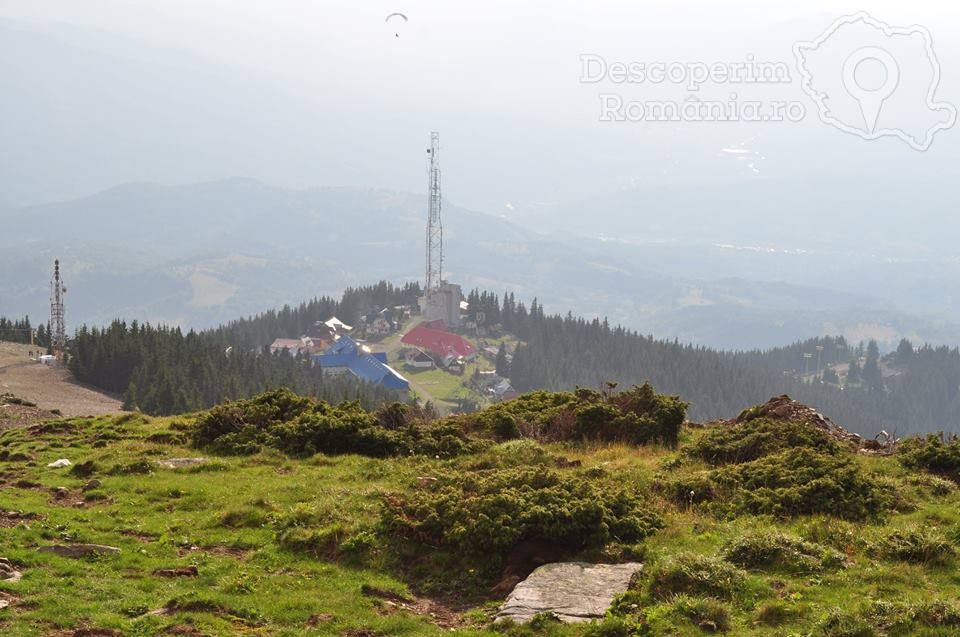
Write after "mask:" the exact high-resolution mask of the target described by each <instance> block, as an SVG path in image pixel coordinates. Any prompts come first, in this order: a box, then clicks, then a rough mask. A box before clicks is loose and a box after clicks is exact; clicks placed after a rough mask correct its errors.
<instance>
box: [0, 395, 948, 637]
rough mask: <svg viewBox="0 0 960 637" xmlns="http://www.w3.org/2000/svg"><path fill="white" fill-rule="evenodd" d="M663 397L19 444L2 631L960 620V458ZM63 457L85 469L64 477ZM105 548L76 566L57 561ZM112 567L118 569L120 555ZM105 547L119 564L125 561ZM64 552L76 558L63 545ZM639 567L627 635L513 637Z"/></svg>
mask: <svg viewBox="0 0 960 637" xmlns="http://www.w3.org/2000/svg"><path fill="white" fill-rule="evenodd" d="M684 412H685V404H684V403H683V402H682V401H681V400H680V399H679V398H677V397H672V396H666V395H663V394H658V393H656V392H655V391H653V389H652V388H650V387H649V386H644V387H633V388H630V389H626V390H623V391H615V390H613V389H610V390H609V391H605V392H595V391H590V390H578V391H577V392H543V391H540V392H533V393H529V394H525V395H523V396H521V397H519V398H517V399H515V400H513V401H510V402H507V403H501V404H498V405H495V406H492V407H488V408H486V409H484V410H482V411H480V412H477V413H475V414H469V415H460V416H451V417H447V418H443V419H439V420H434V419H431V418H430V417H429V415H428V414H424V413H422V412H420V411H418V410H417V408H415V407H410V406H404V405H399V404H394V405H385V406H383V407H380V408H378V409H377V410H375V411H372V412H368V411H365V410H363V409H362V408H360V407H359V405H357V404H356V403H341V404H339V405H329V404H327V403H323V402H317V401H315V400H312V399H306V398H302V397H298V396H295V395H293V394H290V393H288V392H284V391H278V392H272V393H269V394H264V395H261V396H259V397H256V398H254V399H251V400H247V401H240V402H235V403H227V404H224V405H221V406H218V407H215V408H213V409H211V410H209V411H204V412H199V413H197V414H192V415H185V416H176V417H166V418H151V417H147V416H143V415H139V414H127V415H124V416H120V417H113V416H103V417H98V418H74V419H66V420H56V421H50V422H48V423H46V424H42V425H39V426H32V427H22V428H17V429H11V430H8V431H5V432H2V433H0V454H2V459H3V460H4V463H5V464H4V471H3V474H2V477H0V479H2V483H3V493H4V502H3V506H2V507H0V508H2V509H4V511H5V512H4V513H2V514H0V515H2V517H0V524H2V526H4V527H6V528H5V529H4V530H3V533H4V538H5V541H4V548H3V551H4V552H5V554H4V555H0V557H4V558H7V559H8V560H9V567H4V568H8V571H13V570H15V571H17V572H18V573H20V574H22V579H20V580H19V581H16V582H13V581H8V582H0V599H2V600H4V601H6V602H8V604H9V606H8V607H7V608H5V609H2V610H0V629H2V631H3V632H4V634H6V635H16V636H19V635H40V634H43V635H50V634H56V635H76V636H79V635H126V634H136V635H161V634H192V635H232V634H237V633H240V632H243V633H247V632H250V633H258V634H277V635H299V634H317V635H343V636H351V637H359V636H367V637H372V636H376V635H387V634H407V635H436V634H441V633H446V632H449V631H450V630H451V629H454V630H455V631H457V632H458V634H475V635H482V634H489V635H495V634H501V635H503V634H506V635H631V634H643V635H653V634H666V633H669V634H680V635H699V634H704V633H711V632H723V633H729V634H736V635H766V634H772V633H775V634H779V633H782V634H798V633H799V634H817V635H837V636H839V635H852V634H856V635H874V634H876V635H884V634H890V635H894V634H896V635H904V634H917V633H920V632H922V633H923V634H930V635H941V634H942V635H946V634H953V633H954V632H955V631H956V630H957V629H958V627H960V606H958V605H957V604H956V601H955V600H957V599H960V585H958V582H957V581H956V578H955V577H954V572H955V571H954V568H955V566H956V559H957V558H956V554H957V550H958V547H960V514H958V513H957V511H958V510H960V508H958V505H960V493H958V490H957V484H956V482H955V481H957V480H960V460H958V458H960V443H958V442H956V441H949V440H942V439H940V438H928V439H914V440H909V441H906V442H903V443H901V444H900V446H899V448H898V450H897V453H896V454H895V455H892V456H874V455H865V454H864V453H861V452H860V451H859V450H858V446H859V445H858V444H857V442H856V439H855V438H854V437H852V436H849V435H847V434H846V433H845V432H844V431H843V430H842V428H840V427H839V426H837V425H835V424H833V423H826V421H825V420H824V419H822V417H818V415H817V414H816V412H815V411H813V410H809V409H808V408H805V407H804V406H802V405H799V404H797V403H793V402H790V401H789V399H784V398H782V397H781V398H778V399H776V400H775V401H773V402H771V403H768V404H767V405H764V406H758V407H756V408H754V409H750V410H747V411H745V412H744V413H743V414H741V415H740V416H739V417H738V418H736V419H734V420H732V421H724V422H720V423H714V424H711V425H697V424H694V423H685V422H684ZM61 458H66V459H69V460H70V461H71V462H72V465H71V466H69V467H60V468H55V467H50V466H48V465H49V464H50V463H52V462H54V461H56V460H58V459H61ZM83 544H93V545H99V546H100V548H99V549H89V547H88V548H81V549H76V548H74V549H69V550H91V551H94V554H92V555H90V556H88V557H81V558H79V559H76V558H71V557H65V556H61V555H57V554H53V553H50V552H45V551H43V550H41V549H44V547H50V546H53V545H60V546H67V547H69V546H74V545H83ZM104 547H106V548H104ZM109 549H119V552H118V553H114V552H113V551H112V550H109ZM56 550H58V551H60V552H65V551H67V549H56ZM561 560H582V561H588V562H595V563H596V562H606V563H621V562H630V563H634V562H635V563H639V564H642V567H641V569H640V572H639V574H638V575H636V576H635V577H634V578H633V581H632V583H631V584H630V586H629V590H627V591H626V592H625V593H624V594H623V595H621V596H620V597H618V598H617V599H616V600H615V602H614V604H613V606H612V607H611V608H610V609H609V610H608V612H607V614H606V617H604V618H600V619H598V620H597V622H596V623H594V624H592V625H591V624H578V625H569V626H568V625H561V624H559V623H556V622H555V621H553V620H551V619H550V618H549V617H547V616H541V617H537V618H535V619H534V621H532V622H531V623H530V624H527V625H524V626H517V625H512V624H510V623H509V622H507V623H503V624H491V621H492V619H493V617H494V615H495V613H496V611H497V609H498V607H499V606H500V604H501V603H502V602H503V600H504V598H505V597H506V595H507V593H508V592H509V590H510V589H511V588H512V587H513V585H514V584H515V583H516V582H518V581H520V580H521V579H522V578H523V577H525V576H526V575H527V574H528V573H529V572H530V571H531V570H532V569H533V568H535V567H536V566H537V565H539V564H542V563H544V562H554V561H561Z"/></svg>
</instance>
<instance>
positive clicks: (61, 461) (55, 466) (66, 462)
mask: <svg viewBox="0 0 960 637" xmlns="http://www.w3.org/2000/svg"><path fill="white" fill-rule="evenodd" d="M72 464H73V463H72V462H70V461H69V460H67V459H66V458H60V459H59V460H54V461H53V462H51V463H50V464H48V465H47V466H48V467H51V468H53V469H59V468H60V467H69V466H70V465H72Z"/></svg>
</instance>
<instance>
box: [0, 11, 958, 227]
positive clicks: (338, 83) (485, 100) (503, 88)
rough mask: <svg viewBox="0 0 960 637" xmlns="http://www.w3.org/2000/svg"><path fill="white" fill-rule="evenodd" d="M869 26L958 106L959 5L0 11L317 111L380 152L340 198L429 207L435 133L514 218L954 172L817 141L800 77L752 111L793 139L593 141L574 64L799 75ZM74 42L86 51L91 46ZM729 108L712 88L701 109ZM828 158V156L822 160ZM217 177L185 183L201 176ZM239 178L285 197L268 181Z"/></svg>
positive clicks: (639, 130)
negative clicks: (934, 62)
mask: <svg viewBox="0 0 960 637" xmlns="http://www.w3.org/2000/svg"><path fill="white" fill-rule="evenodd" d="M864 8H867V9H868V10H869V12H870V13H871V15H873V16H874V17H877V18H878V19H881V20H884V21H886V22H888V23H890V24H895V25H910V24H916V23H919V24H922V25H925V26H927V27H928V28H929V29H930V30H931V32H932V34H933V37H934V41H935V43H936V48H937V53H938V56H939V57H940V61H941V65H942V79H941V82H940V89H939V91H938V97H940V98H942V99H947V100H952V101H954V102H955V103H960V50H958V49H957V48H956V47H954V46H953V45H951V42H952V41H957V36H958V35H960V7H958V6H957V5H956V3H952V2H910V3H904V2H892V1H886V0H884V1H879V2H878V1H873V2H870V3H869V7H864V6H863V4H853V3H848V2H835V1H827V0H814V1H809V2H803V3H796V2H781V1H777V2H771V1H769V0H767V1H756V2H745V1H738V2H716V1H712V2H711V1H700V2H669V3H668V2H662V3H657V4H654V3H650V2H618V3H613V2H563V1H560V2H558V1H556V0H553V1H550V2H542V1H536V2H516V1H501V0H497V1H487V2H461V1H451V0H445V1H443V2H395V1H389V2H384V1H381V0H373V1H364V2H323V1H319V0H313V1H305V0H276V1H271V2H263V1H260V2H252V1H247V0H164V1H163V2H155V1H154V2H148V1H146V0H128V1H121V0H82V1H78V0H59V1H58V0H31V1H30V2H23V1H22V0H20V1H16V2H13V1H9V0H3V1H0V17H5V18H11V19H15V20H22V21H37V22H55V23H58V24H60V25H73V26H78V27H82V28H83V29H94V30H99V31H102V32H104V33H110V34H119V35H121V36H124V37H125V38H128V39H130V40H133V41H135V42H136V43H137V45H138V46H142V50H141V51H139V53H138V54H141V55H144V56H149V55H150V51H151V50H153V51H157V52H159V53H157V54H158V55H167V54H168V52H169V51H170V50H171V49H177V50H180V51H182V52H183V53H184V54H186V55H189V56H197V57H199V58H201V59H205V60H208V61H211V62H215V63H217V64H220V65H224V66H227V67H230V68H232V69H235V70H237V71H239V72H241V73H243V74H244V75H246V76H248V77H251V78H256V79H257V80H258V81H261V80H262V81H264V82H266V83H267V85H272V86H275V87H276V89H277V92H278V94H284V95H288V96H294V97H296V98H299V99H303V100H305V101H307V102H310V103H314V104H317V105H318V113H323V117H329V118H330V119H331V120H332V121H329V122H327V121H325V122H323V123H322V125H325V126H329V127H330V128H331V129H336V130H339V131H342V132H344V134H345V135H347V133H349V135H353V138H354V139H355V140H356V145H357V147H363V148H376V147H377V145H378V144H381V143H382V146H384V150H383V153H382V155H383V156H382V157H381V158H379V159H377V158H371V160H370V161H369V162H367V161H365V160H364V158H363V157H364V155H362V154H359V155H358V154H355V153H352V152H351V150H352V149H351V148H349V147H348V146H349V142H338V143H344V144H347V145H345V146H343V147H336V146H333V147H331V149H330V152H331V153H339V154H340V155H341V156H342V158H343V165H344V170H346V171H349V174H348V176H347V177H344V176H337V177H333V179H337V180H347V181H350V182H351V185H357V184H362V185H369V186H386V187H391V188H403V189H407V190H420V189H422V186H421V185H420V182H421V181H422V166H421V163H422V156H421V155H420V153H421V152H422V149H421V148H420V147H421V146H423V145H424V144H425V142H426V139H427V134H428V132H429V130H430V129H439V130H441V131H442V133H443V142H444V150H445V154H444V158H445V168H446V173H447V179H448V181H447V183H448V185H449V186H450V187H449V188H448V190H447V194H448V195H449V196H450V197H452V198H454V199H456V200H458V201H459V202H460V203H463V204H466V205H470V206H473V207H479V208H483V209H486V210H490V211H507V210H509V209H510V208H511V207H512V206H517V207H522V206H524V205H537V204H538V203H539V202H540V201H541V200H543V201H547V202H548V203H550V202H555V201H560V200H563V199H576V198H582V197H585V196H587V195H588V194H590V193H600V192H607V191H610V190H615V189H618V188H627V187H630V186H632V185H636V184H638V183H639V184H644V183H646V184H650V183H656V182H657V180H661V179H668V180H669V179H679V178H680V176H682V178H683V179H686V180H688V181H687V182H684V183H689V182H690V180H692V181H710V180H711V179H725V178H727V177H729V176H731V175H732V176H734V177H738V178H749V177H751V175H753V174H762V175H764V176H772V177H773V176H783V175H788V176H789V175H796V174H798V173H802V172H805V171H814V172H816V171H818V170H826V171H829V170H832V169H833V167H834V166H835V167H836V168H837V169H842V170H850V171H855V172H856V171H863V172H865V173H870V172H872V171H875V170H878V169H881V168H882V169H884V170H896V171H900V172H902V171H906V172H913V171H920V172H926V171H929V170H931V169H932V168H934V167H936V168H937V169H938V170H942V169H944V167H947V166H952V165H953V164H954V163H955V162H957V160H958V158H960V143H958V140H960V132H957V131H952V132H951V131H947V132H946V133H945V134H943V135H941V137H940V138H938V140H937V141H936V143H935V144H934V145H933V147H932V148H931V149H930V150H929V151H928V152H927V153H926V154H920V153H917V152H915V151H911V150H910V149H909V148H907V147H906V146H905V145H903V144H901V143H899V142H896V141H895V140H882V141H879V142H872V143H870V144H866V143H865V142H863V141H862V140H859V139H856V138H853V137H850V136H845V135H843V134H838V133H837V132H836V131H833V130H830V129H829V128H828V127H825V126H824V125H823V124H821V123H819V122H818V121H817V118H816V114H815V113H816V109H815V107H814V105H813V103H812V101H810V100H809V99H808V98H806V97H805V96H804V95H803V94H802V92H800V90H799V88H798V86H797V84H798V82H797V81H796V79H795V80H794V83H793V85H792V86H791V87H789V89H790V91H791V92H789V93H787V92H785V91H786V89H784V91H780V92H778V87H773V88H770V90H769V91H767V92H766V93H764V95H763V97H764V98H765V99H766V98H773V97H777V96H779V97H784V98H786V97H789V99H796V100H803V101H804V102H805V104H806V106H807V114H806V118H805V119H804V121H802V122H800V123H796V124H781V125H778V126H776V127H773V126H760V125H757V126H744V125H721V126H703V125H699V126H698V125H693V126H687V125H682V126H674V125H671V124H661V123H657V124H652V125H645V124H639V125H638V124H631V123H615V124H614V125H609V123H607V124H604V123H601V122H599V121H598V115H599V102H598V92H599V91H601V90H604V89H603V88H602V87H598V86H597V85H590V84H582V83H581V82H580V81H579V79H580V74H581V63H580V60H579V56H580V55H581V54H584V53H594V54H598V55H601V56H603V57H604V58H605V59H607V60H620V61H624V62H632V61H640V62H648V63H649V62H653V61H662V62H667V63H669V62H704V63H712V62H724V63H726V62H733V61H742V60H744V59H745V58H746V56H748V55H753V56H755V57H756V59H757V60H771V61H775V60H781V61H788V62H792V52H791V47H792V45H793V43H794V42H795V41H797V40H799V39H811V38H813V37H815V36H816V35H818V34H819V32H820V31H821V30H822V29H823V28H825V27H826V26H827V25H829V24H830V22H832V21H833V20H834V19H835V18H836V17H838V16H840V15H842V14H845V13H853V12H856V11H858V10H863V9H864ZM393 11H402V12H404V13H405V14H406V15H408V16H409V18H410V20H409V22H408V23H406V24H402V25H399V28H397V29H396V31H398V32H399V36H400V37H394V31H395V26H394V25H393V24H391V25H386V24H384V17H385V16H386V15H387V14H388V13H389V12H393ZM87 44H88V46H90V47H94V48H95V47H96V46H97V44H96V37H94V38H93V39H89V38H88V40H87ZM127 53H128V54H129V51H127ZM607 88H609V85H607ZM615 88H617V89H618V90H621V91H622V93H623V94H624V97H625V98H627V99H631V98H641V97H642V98H643V99H671V100H677V101H680V100H683V99H684V98H685V97H686V96H687V95H688V94H689V93H688V92H686V91H684V90H683V87H682V86H681V87H679V88H678V87H676V86H666V85H660V86H651V85H650V84H646V85H642V86H622V87H615ZM768 88H769V87H768ZM728 92H729V89H728V88H726V87H721V88H720V89H718V90H717V91H714V92H713V94H712V95H713V96H714V97H715V98H719V97H724V96H725V95H726V94H727V93H728ZM709 94H710V93H707V92H703V93H701V95H709ZM319 125H321V124H318V126H319ZM846 137H850V138H849V139H847V138H846ZM823 143H830V144H833V146H831V148H830V151H831V152H829V153H825V152H824V147H823ZM386 146H389V148H386ZM734 151H736V152H734ZM741 151H744V154H746V153H747V152H749V153H752V155H750V158H749V159H748V158H746V157H744V156H740V155H738V153H739V152H741ZM369 154H370V153H369V152H367V155H369ZM921 155H922V156H921ZM402 157H410V158H411V168H409V169H403V168H400V169H393V168H390V167H388V166H387V162H388V161H389V162H390V164H391V165H392V166H394V167H396V166H398V165H399V164H400V163H401V161H402V160H401V158H402ZM851 159H852V160H853V161H851ZM378 161H381V163H382V165H381V164H378ZM226 165H228V163H227V162H224V166H226ZM231 169H232V167H231ZM242 169H243V168H242V166H241V167H239V168H237V170H242ZM224 170H226V168H225V169H224ZM257 170H258V169H257V168H255V167H251V168H250V169H249V170H248V171H247V172H251V173H255V172H257ZM318 172H319V171H318ZM215 174H216V173H215V171H207V172H206V173H204V172H203V171H198V174H197V178H207V177H212V176H215ZM345 174H346V173H345ZM288 175H289V179H288V180H287V181H286V182H285V183H284V185H299V186H304V185H338V184H336V183H328V182H327V181H325V180H324V177H323V176H320V175H318V176H317V178H316V180H315V181H311V180H310V179H309V178H305V177H302V176H300V175H294V174H292V173H289V172H288ZM217 176H228V175H217ZM249 176H253V177H260V178H265V179H268V180H271V181H275V182H276V181H279V182H284V179H283V177H284V175H278V174H273V173H270V172H269V171H264V174H250V175H249ZM121 177H122V178H123V179H126V178H129V175H126V174H125V175H122V176H121ZM139 177H140V178H142V179H150V178H151V177H152V176H151V175H149V174H144V175H141V176H139ZM163 177H164V176H163V175H161V176H158V177H157V178H159V179H163ZM119 178H120V177H118V179H119ZM106 185H107V184H104V186H106Z"/></svg>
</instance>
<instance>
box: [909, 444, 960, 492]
mask: <svg viewBox="0 0 960 637" xmlns="http://www.w3.org/2000/svg"><path fill="white" fill-rule="evenodd" d="M897 458H898V459H899V460H900V463H901V464H902V465H903V466H905V467H907V468H908V469H922V470H923V471H928V472H930V473H934V474H937V475H939V476H943V477H945V478H949V479H950V480H953V481H954V482H960V438H956V437H954V438H950V439H947V438H946V437H945V436H944V435H943V434H940V435H932V434H931V435H929V436H927V437H926V438H910V439H908V440H905V441H903V442H902V443H901V444H900V450H899V452H898V453H897Z"/></svg>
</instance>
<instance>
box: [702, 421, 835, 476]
mask: <svg viewBox="0 0 960 637" xmlns="http://www.w3.org/2000/svg"><path fill="white" fill-rule="evenodd" d="M795 448H803V449H813V450H815V451H819V452H823V453H836V452H838V451H839V450H840V447H839V445H838V444H837V442H836V441H835V440H834V439H833V438H832V437H831V436H830V435H829V434H828V433H827V432H825V431H823V430H822V429H820V428H818V427H816V426H814V425H811V424H808V423H805V422H798V421H787V422H780V421H776V422H775V421H772V420H768V419H766V418H758V419H755V420H748V421H746V422H742V423H739V424H736V425H715V426H712V427H709V428H707V429H706V430H705V431H704V432H703V434H702V435H701V436H700V437H699V438H697V439H696V441H694V442H693V443H692V444H691V445H690V446H689V447H687V449H686V451H687V453H688V454H690V455H691V456H694V457H696V458H700V459H702V460H704V461H706V462H709V463H710V464H713V465H722V464H738V463H742V462H750V461H752V460H756V459H758V458H762V457H764V456H769V455H771V454H774V453H779V452H781V451H783V450H785V449H795Z"/></svg>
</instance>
